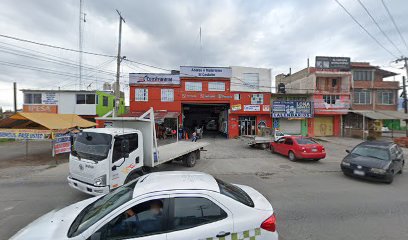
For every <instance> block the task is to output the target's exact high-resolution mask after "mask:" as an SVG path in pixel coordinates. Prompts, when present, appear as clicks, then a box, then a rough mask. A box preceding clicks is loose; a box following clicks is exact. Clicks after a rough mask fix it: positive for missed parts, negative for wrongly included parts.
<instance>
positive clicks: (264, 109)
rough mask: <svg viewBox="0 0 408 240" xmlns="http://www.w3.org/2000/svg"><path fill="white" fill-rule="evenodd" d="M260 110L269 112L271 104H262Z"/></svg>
mask: <svg viewBox="0 0 408 240" xmlns="http://www.w3.org/2000/svg"><path fill="white" fill-rule="evenodd" d="M262 111H264V112H270V111H271V106H269V105H263V106H262Z"/></svg>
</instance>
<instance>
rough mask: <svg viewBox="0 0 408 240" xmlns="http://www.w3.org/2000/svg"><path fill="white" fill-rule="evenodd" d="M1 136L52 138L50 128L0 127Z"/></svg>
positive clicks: (12, 137)
mask: <svg viewBox="0 0 408 240" xmlns="http://www.w3.org/2000/svg"><path fill="white" fill-rule="evenodd" d="M0 138H10V139H25V140H44V139H50V138H51V131H49V130H35V129H5V128H4V129H0Z"/></svg>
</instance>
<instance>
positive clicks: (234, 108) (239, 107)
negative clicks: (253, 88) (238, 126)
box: [231, 104, 242, 112]
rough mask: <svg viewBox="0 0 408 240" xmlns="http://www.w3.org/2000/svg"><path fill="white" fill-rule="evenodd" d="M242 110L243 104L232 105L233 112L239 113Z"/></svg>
mask: <svg viewBox="0 0 408 240" xmlns="http://www.w3.org/2000/svg"><path fill="white" fill-rule="evenodd" d="M241 109H242V105H241V104H234V105H231V111H233V112H235V111H239V110H241Z"/></svg>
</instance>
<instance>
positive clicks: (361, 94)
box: [353, 90, 371, 104]
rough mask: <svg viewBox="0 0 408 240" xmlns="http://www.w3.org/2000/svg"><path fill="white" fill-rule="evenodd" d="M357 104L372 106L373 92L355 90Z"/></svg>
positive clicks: (354, 100)
mask: <svg viewBox="0 0 408 240" xmlns="http://www.w3.org/2000/svg"><path fill="white" fill-rule="evenodd" d="M353 102H354V103H355V104H371V92H370V91H367V90H354V99H353Z"/></svg>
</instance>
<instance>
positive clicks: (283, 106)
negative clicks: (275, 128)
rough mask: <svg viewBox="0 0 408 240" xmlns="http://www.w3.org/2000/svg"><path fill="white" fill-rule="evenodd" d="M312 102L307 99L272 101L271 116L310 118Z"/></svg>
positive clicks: (311, 115)
mask: <svg viewBox="0 0 408 240" xmlns="http://www.w3.org/2000/svg"><path fill="white" fill-rule="evenodd" d="M312 117H313V104H312V103H311V102H309V101H274V102H273V103H272V118H312Z"/></svg>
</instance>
